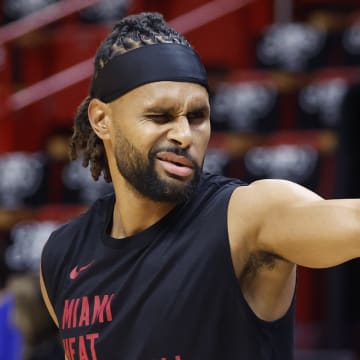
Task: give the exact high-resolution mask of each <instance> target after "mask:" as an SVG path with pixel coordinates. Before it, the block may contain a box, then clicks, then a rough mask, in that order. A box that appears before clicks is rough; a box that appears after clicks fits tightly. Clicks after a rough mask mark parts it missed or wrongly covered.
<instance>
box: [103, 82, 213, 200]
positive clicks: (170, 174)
mask: <svg viewBox="0 0 360 360" xmlns="http://www.w3.org/2000/svg"><path fill="white" fill-rule="evenodd" d="M110 107H111V115H112V124H113V127H112V135H111V142H112V151H113V156H114V158H115V162H116V166H117V170H118V171H119V173H120V174H121V175H122V177H123V178H124V179H125V180H126V181H127V183H128V184H129V185H130V186H131V187H133V188H134V189H136V190H137V191H138V192H139V193H140V194H142V195H143V196H145V197H147V198H150V199H152V200H155V201H165V202H175V203H178V202H180V201H184V200H185V199H187V198H188V197H190V196H191V194H192V193H193V191H194V190H195V188H196V185H197V183H198V181H199V177H200V173H201V168H202V164H203V160H204V156H205V151H206V147H207V144H208V141H209V137H210V119H209V118H210V108H209V100H208V94H207V91H206V89H205V88H204V87H202V86H201V85H198V84H192V83H181V82H168V81H166V82H165V81H162V82H156V83H150V84H146V85H143V86H141V87H139V88H136V89H134V90H132V91H131V92H129V93H127V94H125V95H123V96H122V97H120V98H119V99H117V100H115V101H114V102H112V103H110Z"/></svg>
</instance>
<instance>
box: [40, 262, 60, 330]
mask: <svg viewBox="0 0 360 360" xmlns="http://www.w3.org/2000/svg"><path fill="white" fill-rule="evenodd" d="M39 275H40V289H41V294H42V297H43V300H44V303H45V305H46V308H47V310H48V312H49V314H50V316H51V318H52V319H53V321H54V323H55V324H56V326H57V327H59V321H58V319H57V316H56V314H55V310H54V307H53V306H52V304H51V301H50V299H49V296H48V293H47V290H46V285H45V281H44V277H43V274H42V267H41V266H40V274H39Z"/></svg>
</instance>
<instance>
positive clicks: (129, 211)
mask: <svg viewBox="0 0 360 360" xmlns="http://www.w3.org/2000/svg"><path fill="white" fill-rule="evenodd" d="M115 195H116V201H115V206H114V211H113V225H112V229H111V236H112V237H114V238H119V239H120V238H124V237H128V236H131V235H134V234H136V233H139V232H141V231H143V230H145V229H147V228H148V227H150V226H151V225H153V224H155V223H156V222H158V221H159V220H160V219H162V218H163V217H164V216H165V215H166V214H168V213H169V212H170V211H171V210H172V209H173V208H174V207H175V206H176V204H174V203H165V202H157V201H153V200H151V199H148V198H145V197H144V196H142V195H141V194H139V193H137V192H136V191H135V190H134V189H131V190H130V189H129V188H128V187H125V186H122V187H121V188H120V187H117V188H115Z"/></svg>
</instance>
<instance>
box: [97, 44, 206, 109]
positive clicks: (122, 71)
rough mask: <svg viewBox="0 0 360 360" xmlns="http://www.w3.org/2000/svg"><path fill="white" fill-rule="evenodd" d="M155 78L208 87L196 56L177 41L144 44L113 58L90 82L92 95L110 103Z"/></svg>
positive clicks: (204, 72) (204, 73)
mask: <svg viewBox="0 0 360 360" xmlns="http://www.w3.org/2000/svg"><path fill="white" fill-rule="evenodd" d="M156 81H181V82H192V83H198V84H200V85H203V86H205V87H206V88H207V89H208V82H207V75H206V70H205V68H204V65H203V64H202V62H201V60H200V58H199V56H198V55H197V54H196V52H195V51H194V50H192V49H191V48H189V47H187V46H184V45H179V44H173V43H171V44H154V45H145V46H142V47H139V48H136V49H134V50H131V51H128V52H127V53H125V54H121V55H118V56H116V57H114V58H112V59H111V60H110V61H109V62H108V63H106V65H105V66H104V68H103V69H102V70H101V71H100V72H99V74H98V76H97V78H96V79H94V80H93V84H92V89H93V91H92V94H91V95H92V97H95V98H98V99H100V100H102V101H104V102H110V101H113V100H115V99H116V98H118V97H120V96H121V95H124V94H125V93H127V92H128V91H130V90H132V89H135V88H136V87H138V86H141V85H144V84H147V83H151V82H156Z"/></svg>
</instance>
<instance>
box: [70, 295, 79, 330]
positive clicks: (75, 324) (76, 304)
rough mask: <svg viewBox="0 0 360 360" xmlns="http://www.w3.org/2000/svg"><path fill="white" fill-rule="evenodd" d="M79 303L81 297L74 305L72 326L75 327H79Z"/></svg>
mask: <svg viewBox="0 0 360 360" xmlns="http://www.w3.org/2000/svg"><path fill="white" fill-rule="evenodd" d="M79 304H80V299H76V300H75V305H74V310H73V316H72V319H73V322H72V327H73V328H76V327H77V318H78V316H77V313H78V308H79Z"/></svg>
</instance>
